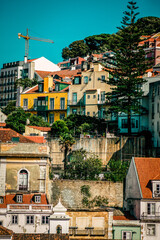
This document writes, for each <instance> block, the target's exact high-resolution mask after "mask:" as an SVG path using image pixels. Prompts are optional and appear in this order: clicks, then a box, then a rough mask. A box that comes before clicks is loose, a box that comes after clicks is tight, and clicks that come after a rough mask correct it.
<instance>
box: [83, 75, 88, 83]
mask: <svg viewBox="0 0 160 240" xmlns="http://www.w3.org/2000/svg"><path fill="white" fill-rule="evenodd" d="M84 83H85V84H87V83H88V76H84Z"/></svg>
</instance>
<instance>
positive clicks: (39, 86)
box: [38, 84, 43, 92]
mask: <svg viewBox="0 0 160 240" xmlns="http://www.w3.org/2000/svg"><path fill="white" fill-rule="evenodd" d="M38 91H39V92H43V84H38Z"/></svg>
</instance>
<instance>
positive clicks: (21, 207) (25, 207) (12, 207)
mask: <svg viewBox="0 0 160 240" xmlns="http://www.w3.org/2000/svg"><path fill="white" fill-rule="evenodd" d="M7 210H8V211H17V212H18V211H34V212H35V211H38V212H40V211H41V210H43V211H52V205H49V204H33V205H32V204H8V205H7Z"/></svg>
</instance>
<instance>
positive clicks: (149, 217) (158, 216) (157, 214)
mask: <svg viewBox="0 0 160 240" xmlns="http://www.w3.org/2000/svg"><path fill="white" fill-rule="evenodd" d="M141 220H160V212H155V213H150V214H148V213H147V212H143V213H142V215H141Z"/></svg>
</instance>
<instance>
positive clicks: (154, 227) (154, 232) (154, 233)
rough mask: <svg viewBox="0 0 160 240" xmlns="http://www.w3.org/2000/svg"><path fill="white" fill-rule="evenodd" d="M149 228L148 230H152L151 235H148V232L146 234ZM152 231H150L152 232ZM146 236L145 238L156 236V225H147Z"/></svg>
mask: <svg viewBox="0 0 160 240" xmlns="http://www.w3.org/2000/svg"><path fill="white" fill-rule="evenodd" d="M149 226H150V228H152V227H153V229H154V231H153V234H152V233H150V232H148V229H149ZM153 229H152V230H153ZM146 235H147V236H156V224H147V228H146Z"/></svg>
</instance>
